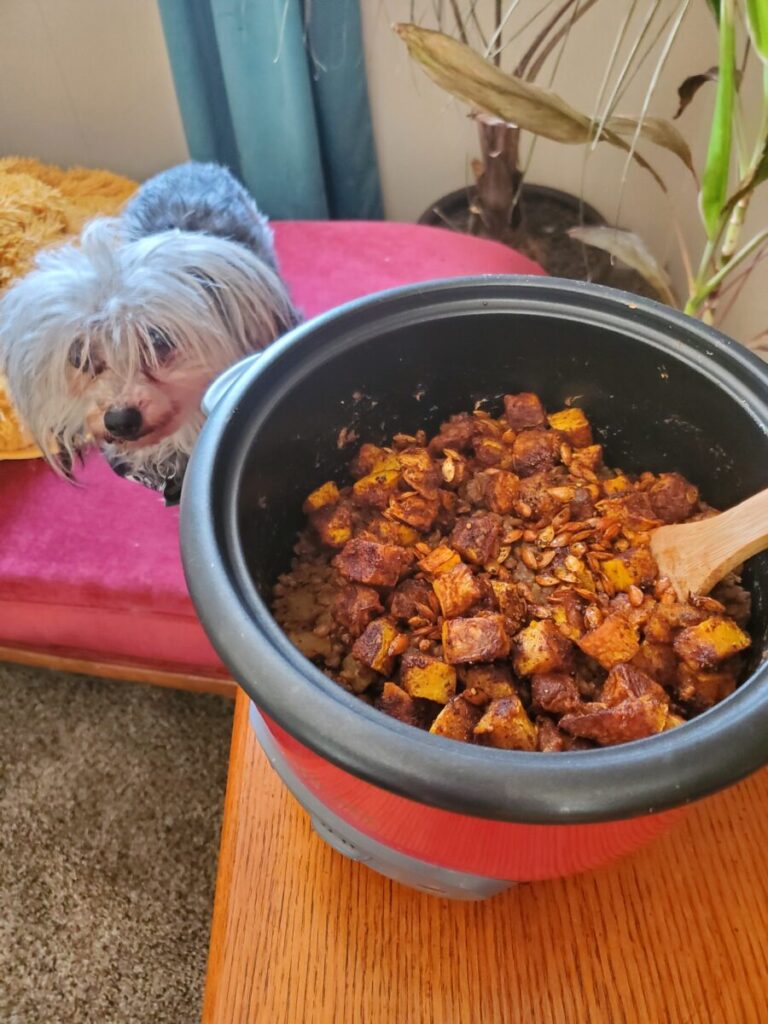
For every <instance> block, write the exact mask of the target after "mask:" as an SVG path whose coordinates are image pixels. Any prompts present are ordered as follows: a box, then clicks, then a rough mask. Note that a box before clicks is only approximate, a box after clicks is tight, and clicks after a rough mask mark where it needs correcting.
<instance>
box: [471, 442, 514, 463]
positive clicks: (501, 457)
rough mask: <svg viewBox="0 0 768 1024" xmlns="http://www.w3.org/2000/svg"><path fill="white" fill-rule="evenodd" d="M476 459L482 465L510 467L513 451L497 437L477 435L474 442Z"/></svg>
mask: <svg viewBox="0 0 768 1024" xmlns="http://www.w3.org/2000/svg"><path fill="white" fill-rule="evenodd" d="M472 447H473V448H474V450H475V460H476V461H477V462H478V463H479V465H481V466H498V467H500V468H501V469H509V467H510V466H511V465H512V451H511V449H510V447H509V445H506V444H504V443H503V442H502V441H500V440H499V439H498V438H497V437H476V438H475V439H474V441H473V442H472Z"/></svg>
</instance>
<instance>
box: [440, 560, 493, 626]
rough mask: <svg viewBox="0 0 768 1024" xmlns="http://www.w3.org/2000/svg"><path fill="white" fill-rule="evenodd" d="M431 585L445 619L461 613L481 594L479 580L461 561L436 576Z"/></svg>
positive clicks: (481, 589)
mask: <svg viewBox="0 0 768 1024" xmlns="http://www.w3.org/2000/svg"><path fill="white" fill-rule="evenodd" d="M432 586H433V587H434V588H435V594H436V595H437V599H438V601H439V602H440V608H441V610H442V612H443V616H444V617H445V618H446V619H455V618H456V616H457V615H463V614H464V612H466V611H469V609H470V608H471V607H472V605H473V604H475V603H476V602H477V601H479V600H480V598H481V597H482V596H483V588H482V587H481V586H480V582H479V580H478V579H477V577H476V576H475V575H474V573H473V572H472V570H471V569H470V568H469V566H468V565H465V564H464V563H463V562H460V563H459V564H458V565H456V566H454V568H453V569H451V570H450V572H444V573H441V574H440V575H439V576H437V577H436V578H435V581H434V583H433V584H432Z"/></svg>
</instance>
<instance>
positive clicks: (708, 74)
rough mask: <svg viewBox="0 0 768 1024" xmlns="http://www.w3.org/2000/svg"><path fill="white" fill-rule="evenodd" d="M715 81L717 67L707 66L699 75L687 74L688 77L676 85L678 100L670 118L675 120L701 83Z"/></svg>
mask: <svg viewBox="0 0 768 1024" xmlns="http://www.w3.org/2000/svg"><path fill="white" fill-rule="evenodd" d="M715 81H717V68H709V70H708V71H703V72H702V73H701V74H700V75H689V76H688V78H686V79H685V81H684V82H683V83H682V84H681V85H680V86H678V89H677V95H678V97H679V99H680V102H679V104H678V106H677V111H676V112H675V116H674V117H673V119H672V120H673V121H676V120H677V119H678V117H680V115H681V114H682V112H683V111H684V110H685V108H686V107H687V106H688V104H689V103H690V102H691V100H692V99H693V97H694V96H695V95H696V93H697V92H698V91H699V89H700V88H701V87H702V85H706V84H707V82H715Z"/></svg>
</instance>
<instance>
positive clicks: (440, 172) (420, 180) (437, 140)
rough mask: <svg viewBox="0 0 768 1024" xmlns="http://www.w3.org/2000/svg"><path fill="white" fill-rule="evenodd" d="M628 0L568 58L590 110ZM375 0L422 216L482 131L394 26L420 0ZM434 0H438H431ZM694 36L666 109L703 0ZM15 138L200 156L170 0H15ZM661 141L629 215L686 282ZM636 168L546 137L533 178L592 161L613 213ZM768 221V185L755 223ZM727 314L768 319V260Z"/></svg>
mask: <svg viewBox="0 0 768 1024" xmlns="http://www.w3.org/2000/svg"><path fill="white" fill-rule="evenodd" d="M259 2H270V0H259ZM314 2H318V0H314ZM321 2H329V3H330V2H333V0H321ZM481 2H485V0H481ZM627 2H628V0H624V3H621V2H617V0H603V2H602V3H601V4H599V5H597V7H596V8H595V10H594V11H593V12H591V13H590V14H588V15H587V16H586V17H585V18H584V19H583V21H582V22H581V24H580V25H579V26H577V28H576V29H575V31H574V35H573V37H572V39H571V42H570V46H569V51H568V54H567V55H566V58H565V59H564V61H563V64H562V66H561V68H560V71H559V73H558V80H557V88H558V89H559V90H560V91H561V92H562V93H563V95H565V96H566V98H567V99H568V100H569V102H570V103H572V104H573V105H574V106H576V107H580V108H581V109H583V110H585V111H587V112H590V111H591V104H592V102H593V99H594V96H595V94H596V91H597V86H598V84H599V80H600V76H601V74H602V68H603V66H604V60H605V54H606V53H607V52H609V49H610V46H611V44H612V40H613V37H614V33H615V30H616V26H617V25H618V22H619V20H620V18H621V15H622V12H623V10H624V9H625V8H626V3H627ZM667 2H671V0H667ZM527 3H530V0H523V2H522V3H521V7H525V6H526V4H527ZM419 6H420V5H419V3H417V4H416V7H417V10H418V9H419ZM444 6H445V7H446V8H447V7H448V5H447V4H445V5H444ZM641 6H642V5H641ZM361 7H362V11H363V28H364V43H365V52H366V62H367V66H368V74H369V82H370V94H371V105H372V110H373V119H374V127H375V132H376V139H377V148H378V153H379V162H380V166H381V173H382V179H383V186H384V196H385V204H386V212H387V215H388V216H389V217H390V218H392V219H400V220H412V219H414V218H415V217H417V216H418V214H419V213H421V212H422V210H423V209H425V208H426V207H427V206H428V205H429V204H430V202H432V200H434V199H435V198H437V197H438V196H440V195H441V194H443V193H445V192H448V191H451V190H453V189H455V188H457V187H459V186H461V185H463V184H466V183H467V182H468V181H469V180H470V173H469V161H470V159H471V158H472V157H473V156H474V155H476V146H475V132H474V128H473V126H472V124H471V123H470V122H469V121H468V119H467V117H466V111H465V109H464V108H463V107H462V106H461V105H460V104H458V103H455V102H453V101H452V100H450V99H448V98H447V97H446V96H445V95H444V94H443V93H441V92H440V91H439V90H438V89H437V87H436V86H434V85H433V84H432V83H431V82H430V81H429V80H428V79H427V78H426V76H425V75H424V74H423V73H422V72H421V71H419V70H418V68H416V67H415V66H414V65H413V64H412V62H411V61H410V60H409V58H408V57H407V55H406V53H405V49H404V46H403V44H402V43H401V42H400V40H399V39H398V38H397V37H396V36H395V35H394V33H393V32H392V31H391V28H390V26H391V24H392V23H393V22H396V21H403V20H407V19H408V16H409V11H410V8H411V0H361ZM421 7H423V8H424V9H425V10H428V9H429V8H430V7H431V0H421ZM598 12H599V16H597V15H598ZM681 38H682V39H683V40H684V45H681V44H678V45H677V46H676V48H675V50H674V52H673V57H672V60H671V61H670V63H669V66H668V67H667V69H666V70H665V72H664V74H663V75H662V78H661V82H660V84H659V88H658V90H657V92H656V95H655V99H654V103H653V108H652V109H653V112H656V113H658V114H663V115H666V116H668V115H670V114H671V113H672V112H673V111H674V108H675V99H676V95H675V90H676V87H677V85H678V83H679V82H680V81H681V80H682V79H683V78H684V77H685V76H686V75H688V74H691V73H694V72H697V71H700V70H702V69H704V68H706V67H708V66H709V65H710V64H711V63H713V59H714V56H715V52H716V39H715V32H714V28H713V25H712V23H711V19H710V18H709V15H708V12H707V11H706V5H705V4H704V3H702V2H700V0H692V3H691V8H690V13H689V15H688V18H687V20H686V23H685V25H684V29H683V34H682V37H681ZM753 70H756V69H753ZM640 96H641V91H640V90H639V89H637V88H636V89H634V90H631V91H630V93H629V95H628V96H627V99H626V103H625V104H623V110H624V112H626V113H632V112H637V110H638V109H639V103H640ZM712 97H713V90H712V89H711V88H708V89H706V90H703V91H702V93H700V95H699V96H698V97H697V99H696V101H695V105H694V106H693V107H692V108H691V109H690V110H689V111H688V112H687V114H686V115H684V117H683V119H682V120H681V122H679V123H680V125H681V128H682V130H683V131H684V132H685V134H686V135H687V137H688V138H689V141H690V142H691V145H692V146H693V148H694V152H695V156H696V159H697V162H698V164H699V166H700V165H701V158H702V156H703V153H704V148H705V145H706V132H707V118H708V114H709V110H710V108H711V102H712ZM0 152H2V153H4V154H9V153H20V154H24V155H29V156H37V157H39V158H41V159H43V160H50V161H53V162H58V163H63V164H69V163H82V164H86V165H89V166H104V167H108V168H110V169H112V170H115V171H119V172H121V173H123V174H127V175H130V176H133V177H137V178H144V177H147V176H148V175H150V174H152V173H154V172H155V171H157V170H159V169H161V168H163V167H167V166H169V165H171V164H173V163H177V162H178V161H180V160H183V159H185V158H186V156H187V149H186V144H185V141H184V134H183V130H182V126H181V121H180V117H179V111H178V106H177V103H176V98H175V94H174V91H173V82H172V78H171V73H170V68H169V65H168V58H167V55H166V51H165V45H164V41H163V34H162V27H161V24H160V18H159V15H158V12H157V8H156V0H0ZM648 152H649V155H651V152H652V151H648ZM653 155H654V164H655V165H658V168H659V170H660V171H661V172H662V174H663V176H664V178H665V179H666V181H667V184H668V186H669V195H668V196H666V197H665V196H664V194H663V193H662V192H660V190H659V189H658V188H657V186H656V185H655V184H654V183H653V181H652V179H651V178H650V177H649V176H648V175H647V174H646V173H645V172H643V171H642V170H639V169H637V168H634V167H633V168H632V169H631V170H630V172H629V176H628V179H627V185H626V188H625V190H624V196H623V202H622V205H621V210H620V216H619V220H620V223H621V225H622V226H625V227H630V228H633V229H635V230H640V231H641V232H642V234H643V235H644V237H645V238H646V240H647V241H648V243H649V245H651V247H652V248H653V250H654V251H655V252H656V254H657V255H658V256H659V257H660V258H663V259H665V260H666V261H667V262H668V265H669V268H670V270H671V272H672V274H673V278H674V280H675V282H676V284H677V285H678V287H679V288H680V289H682V286H683V284H684V274H683V270H682V262H681V260H680V257H679V254H678V251H677V243H676V241H675V232H674V230H673V228H672V222H673V217H677V218H678V220H679V222H680V224H681V227H682V231H683V233H684V235H685V237H686V239H687V240H688V244H689V245H690V246H691V249H692V252H693V253H696V252H698V251H700V245H701V237H702V235H701V229H700V226H699V222H698V216H697V210H696V198H695V196H696V192H695V186H694V184H693V182H692V181H691V180H690V178H689V177H688V176H687V173H686V172H685V171H684V169H683V168H682V165H680V164H679V163H678V162H677V161H676V159H675V158H674V157H672V156H669V155H668V154H653ZM623 168H624V158H623V156H622V155H621V154H620V153H618V152H617V151H614V150H612V149H610V148H609V147H607V146H601V147H599V148H598V150H597V151H596V152H595V153H594V154H592V156H591V157H590V159H589V160H588V161H587V163H586V165H585V163H584V150H583V148H581V147H566V146H557V145H555V144H552V143H546V142H540V143H539V144H538V145H537V147H536V150H535V153H534V158H533V162H532V166H531V172H530V179H531V180H534V181H537V182H540V183H542V184H546V185H553V186H556V187H559V188H564V189H567V190H568V191H571V192H576V193H578V192H579V191H580V189H581V182H582V175H583V180H584V186H583V194H584V197H585V199H586V200H587V201H588V202H591V203H593V205H595V206H596V207H597V208H598V209H599V210H600V211H601V212H602V213H603V214H604V215H605V216H606V217H608V218H611V219H612V218H614V217H615V216H616V213H617V207H618V194H619V190H618V186H617V182H618V181H619V179H620V176H621V174H622V172H623ZM766 223H768V186H766V187H765V190H764V194H762V195H761V196H759V197H758V201H757V202H755V203H754V206H753V209H752V211H751V213H750V222H749V224H750V226H752V227H753V228H754V227H755V226H760V225H765V224H766ZM724 327H725V329H726V330H728V331H729V332H730V333H732V334H733V335H734V336H736V337H738V338H740V339H743V340H747V339H749V338H752V337H753V336H754V335H756V334H757V333H758V332H760V331H763V330H765V329H766V328H768V261H766V263H765V264H763V266H762V267H761V269H760V270H759V271H758V272H757V273H756V274H755V275H753V279H752V281H751V282H750V285H749V287H748V289H747V290H745V292H744V293H743V294H742V297H741V300H740V302H739V303H738V305H737V306H736V308H735V309H734V311H733V313H732V314H731V315H730V316H729V317H728V318H727V319H726V321H725V323H724Z"/></svg>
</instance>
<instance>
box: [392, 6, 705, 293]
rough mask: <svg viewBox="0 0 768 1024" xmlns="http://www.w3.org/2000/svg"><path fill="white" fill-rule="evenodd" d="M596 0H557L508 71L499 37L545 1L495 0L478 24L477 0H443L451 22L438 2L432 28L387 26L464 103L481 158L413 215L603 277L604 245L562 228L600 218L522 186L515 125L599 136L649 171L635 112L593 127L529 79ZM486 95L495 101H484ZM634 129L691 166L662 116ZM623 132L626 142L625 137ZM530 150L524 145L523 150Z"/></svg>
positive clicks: (564, 139)
mask: <svg viewBox="0 0 768 1024" xmlns="http://www.w3.org/2000/svg"><path fill="white" fill-rule="evenodd" d="M596 3H597V0H561V2H559V3H558V4H557V5H556V8H555V10H554V13H552V14H551V15H549V17H547V18H546V20H544V22H543V24H540V27H538V30H537V31H536V32H535V34H534V36H533V39H532V40H531V41H530V42H529V43H528V45H527V47H526V48H525V50H524V51H523V52H522V54H520V55H519V56H518V57H517V59H516V61H514V64H513V68H514V69H513V70H512V71H511V72H505V71H503V70H502V68H501V62H502V57H503V58H504V60H505V62H506V61H507V60H508V57H507V54H508V52H509V51H510V50H511V46H508V45H507V42H506V40H508V39H512V38H514V39H515V40H516V39H518V38H520V37H521V36H524V35H525V30H526V28H527V27H528V26H530V25H531V23H536V24H537V25H539V23H540V22H541V18H542V15H546V14H547V13H548V11H549V8H550V6H551V4H546V3H544V4H542V3H533V4H531V3H530V2H529V3H527V4H525V5H523V4H520V3H519V0H511V2H509V3H507V4H502V2H501V0H498V2H497V3H496V4H495V7H494V14H493V20H492V23H491V26H490V31H484V29H483V26H482V25H481V23H480V21H479V19H478V17H477V10H476V8H477V4H476V2H470V3H465V4H463V5H462V4H460V3H459V0H451V2H450V3H449V4H448V8H449V9H450V12H451V15H452V19H451V20H450V21H449V19H448V18H447V17H442V16H441V14H440V12H442V11H443V5H442V4H440V5H438V6H437V8H436V10H437V11H438V16H437V18H436V19H435V24H436V26H437V27H436V29H431V30H430V29H427V28H425V27H423V26H417V25H414V24H400V25H396V26H395V31H396V32H397V33H398V34H399V35H400V37H401V38H402V39H403V41H404V42H405V43H406V45H407V47H408V50H409V53H410V55H411V56H412V57H413V58H414V59H415V60H416V61H417V62H418V63H419V64H420V65H421V66H422V67H423V68H424V70H426V71H427V73H428V74H429V75H430V77H432V78H433V80H435V81H436V83H437V84H438V85H439V86H440V87H441V88H443V89H445V90H446V91H448V92H449V93H451V94H453V95H454V96H456V97H458V98H459V99H462V100H464V101H465V102H467V103H469V104H470V108H471V113H472V116H473V117H474V118H475V120H476V122H477V126H478V134H479V143H480V152H481V158H480V159H478V160H475V161H473V164H472V167H473V171H474V174H475V180H476V184H475V185H474V186H473V187H471V188H469V189H466V188H465V189H459V190H457V191H456V192H453V193H451V194H449V195H448V196H444V197H443V198H442V199H439V200H438V201H437V202H435V203H433V204H431V205H430V207H429V209H428V210H427V211H425V213H424V214H423V215H422V217H421V218H420V221H421V222H422V223H430V224H443V225H445V226H448V227H452V228H453V229H455V230H460V231H467V232H469V233H472V234H481V235H484V236H486V237H490V238H494V239H496V240H499V241H502V242H505V243H507V244H509V245H512V246H513V247H514V248H516V249H519V250H521V251H523V252H526V253H527V254H529V255H531V256H532V257H533V258H534V259H536V260H538V262H540V263H541V264H542V265H543V266H544V267H545V268H546V269H547V270H548V271H549V272H550V273H551V274H555V275H557V276H561V277H586V278H587V279H590V280H605V279H606V277H608V276H610V275H611V274H612V268H611V260H610V257H608V255H607V254H605V253H604V252H601V251H600V250H599V249H598V248H592V247H589V246H584V245H583V244H581V243H580V242H578V241H577V240H575V239H572V238H571V237H569V235H568V233H567V232H568V229H569V228H571V227H573V226H585V225H586V226H598V225H602V224H604V223H605V221H604V219H603V217H602V216H601V215H600V214H599V213H598V212H597V211H596V210H594V209H593V208H592V207H590V206H588V205H587V204H586V203H584V202H583V200H582V199H581V198H577V197H576V196H573V195H569V194H567V193H564V192H560V191H557V190H554V189H548V188H543V187H541V186H537V185H531V184H530V183H529V182H527V181H526V180H525V177H526V171H527V168H526V167H525V166H524V164H525V161H524V160H523V159H522V158H521V150H522V147H521V136H522V133H523V132H524V131H525V132H528V133H530V134H531V135H532V136H533V142H534V144H535V139H536V138H537V137H544V138H548V139H552V140H554V141H557V142H561V143H566V144H584V143H591V142H595V141H596V140H597V139H598V138H599V139H600V140H602V141H607V142H609V143H610V144H613V145H618V146H620V147H621V148H623V149H625V150H627V151H628V152H631V154H632V157H633V159H635V160H636V161H637V162H638V163H639V164H641V165H642V166H643V167H645V168H647V169H648V170H650V171H651V173H652V174H654V175H655V171H653V169H652V168H650V166H649V165H648V164H647V162H646V161H645V160H644V159H643V157H642V156H641V155H640V154H638V153H636V151H635V139H634V138H633V136H634V135H635V133H636V132H637V130H638V121H637V119H632V118H627V117H617V116H615V115H614V114H613V113H611V116H610V118H609V117H605V118H604V119H603V122H602V123H601V124H600V126H599V127H600V131H599V132H598V131H596V130H595V129H596V127H597V126H596V125H594V124H593V123H592V121H591V119H590V118H589V117H588V116H586V115H584V114H581V113H580V112H578V111H576V110H574V109H573V108H572V107H571V106H570V105H569V104H568V103H566V102H565V101H564V100H563V99H562V98H561V97H559V96H558V95H557V94H555V93H553V92H551V91H549V90H548V89H544V88H542V87H541V86H539V85H538V84H537V79H539V78H540V77H541V76H542V74H543V73H544V72H545V71H549V63H551V64H552V65H553V68H552V72H551V74H550V82H549V84H550V85H551V81H552V79H554V75H555V72H556V70H557V68H558V66H559V63H560V59H561V58H562V56H563V52H564V50H565V47H566V44H567V42H568V39H569V36H570V33H571V29H572V28H573V26H574V25H575V24H576V22H578V21H579V20H580V19H581V18H582V17H584V15H586V14H587V13H588V12H589V11H590V10H591V9H592V7H594V6H595V5H596ZM633 6H634V5H633ZM513 15H515V17H513ZM526 19H527V20H526ZM537 19H538V20H537ZM679 20H681V19H680V18H679V17H678V18H676V19H674V23H673V26H672V32H671V38H674V34H675V33H676V31H677V28H678V27H679ZM630 21H631V11H630V12H628V13H627V16H626V18H625V21H624V24H623V27H622V30H621V36H622V37H627V36H628V26H629V24H630ZM520 22H524V23H523V24H521V23H520ZM651 27H654V28H655V25H653V26H652V17H651V18H647V19H645V21H644V22H643V23H642V29H643V31H642V32H641V34H640V36H639V37H638V41H637V42H638V44H639V42H640V41H642V40H643V39H644V37H645V35H648V34H649V33H650V30H651ZM445 28H452V29H453V33H452V34H451V35H448V34H447V33H445V32H443V31H442V30H443V29H445ZM665 45H666V44H665ZM638 49H639V46H638V45H635V46H633V48H632V50H631V54H630V60H629V61H628V62H627V63H626V66H625V67H624V68H623V69H622V71H621V72H620V74H619V75H618V76H617V77H616V80H615V82H614V83H613V85H612V88H611V89H609V90H608V102H607V104H606V107H607V108H610V109H611V110H612V108H613V106H615V102H616V101H617V99H619V98H620V97H621V95H622V91H623V87H624V85H625V81H626V80H627V79H628V78H630V77H631V71H632V68H633V63H632V62H633V60H635V57H636V54H637V51H638ZM650 49H653V44H652V45H651V47H650ZM617 52H618V50H616V51H614V53H613V55H612V57H611V59H610V61H609V62H608V67H607V70H606V76H605V84H606V85H607V84H608V82H609V73H610V72H611V70H613V69H614V67H615V63H616V58H617ZM640 63H642V61H640ZM635 64H637V61H636V62H635ZM636 69H637V68H636V67H635V70H636ZM489 95H490V96H492V97H495V98H496V99H497V100H498V101H499V102H495V103H494V102H490V103H488V102H485V101H486V100H487V99H488V97H489ZM640 133H641V134H644V135H646V136H649V137H650V135H651V133H653V134H655V135H656V136H657V137H658V141H660V142H661V144H662V145H666V147H667V148H669V149H672V150H673V151H674V152H676V153H677V154H678V156H680V157H681V159H683V160H684V161H686V163H688V164H689V165H690V152H689V150H688V147H687V144H686V143H685V140H684V139H683V138H682V136H681V135H680V133H679V132H678V131H677V129H676V128H675V127H674V126H673V125H671V124H670V123H669V122H662V121H661V120H660V119H658V118H644V119H643V125H642V128H641V129H640ZM628 137H629V138H630V139H631V141H627V139H628ZM532 151H533V146H531V147H530V150H529V153H530V152H532ZM529 159H530V157H529V158H528V162H529ZM635 283H636V284H637V285H638V288H640V289H641V290H648V291H649V293H650V294H657V293H658V289H656V288H652V287H649V288H648V289H643V288H642V286H643V284H644V282H643V281H642V279H640V280H639V283H638V282H637V281H636V282H635Z"/></svg>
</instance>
